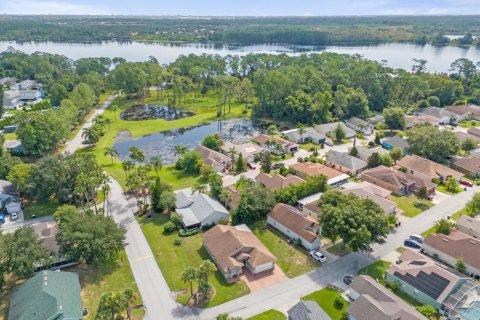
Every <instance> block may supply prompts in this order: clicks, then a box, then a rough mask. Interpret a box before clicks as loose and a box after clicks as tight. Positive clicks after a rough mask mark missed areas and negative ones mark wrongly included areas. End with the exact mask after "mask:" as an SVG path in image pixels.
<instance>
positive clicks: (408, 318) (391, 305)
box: [348, 275, 427, 320]
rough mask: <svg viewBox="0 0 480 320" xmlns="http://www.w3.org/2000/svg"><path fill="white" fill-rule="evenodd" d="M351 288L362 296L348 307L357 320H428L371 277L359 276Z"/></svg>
mask: <svg viewBox="0 0 480 320" xmlns="http://www.w3.org/2000/svg"><path fill="white" fill-rule="evenodd" d="M351 288H352V289H353V290H355V291H356V292H357V293H359V294H360V296H359V297H358V298H357V299H356V300H355V301H354V302H353V303H352V304H351V305H350V306H349V307H348V313H349V314H350V315H352V316H353V317H354V318H355V319H356V320H372V319H375V320H427V318H426V317H424V316H423V315H422V314H420V313H419V312H418V311H417V310H415V309H414V308H412V307H411V306H410V305H408V304H407V303H406V302H405V301H403V300H402V299H400V298H399V297H397V296H396V295H395V294H393V293H392V292H390V291H389V290H388V289H387V288H385V287H384V286H382V285H381V284H379V283H378V282H377V281H375V280H374V279H373V278H372V277H370V276H365V275H360V276H357V277H356V278H355V279H354V280H353V282H352V285H351Z"/></svg>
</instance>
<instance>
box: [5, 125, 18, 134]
mask: <svg viewBox="0 0 480 320" xmlns="http://www.w3.org/2000/svg"><path fill="white" fill-rule="evenodd" d="M17 128H18V126H17V125H16V124H12V125H10V126H5V127H3V133H13V132H15V131H17Z"/></svg>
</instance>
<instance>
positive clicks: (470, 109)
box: [446, 104, 480, 121]
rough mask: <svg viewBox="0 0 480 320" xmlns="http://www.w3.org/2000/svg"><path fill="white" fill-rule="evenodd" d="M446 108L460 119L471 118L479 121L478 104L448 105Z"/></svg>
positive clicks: (479, 109) (479, 108) (479, 111)
mask: <svg viewBox="0 0 480 320" xmlns="http://www.w3.org/2000/svg"><path fill="white" fill-rule="evenodd" d="M446 109H447V110H448V111H450V112H453V113H455V114H456V115H457V116H459V117H461V118H462V120H468V119H473V120H476V121H480V106H477V105H474V104H466V105H465V104H464V105H460V106H450V107H447V108H446Z"/></svg>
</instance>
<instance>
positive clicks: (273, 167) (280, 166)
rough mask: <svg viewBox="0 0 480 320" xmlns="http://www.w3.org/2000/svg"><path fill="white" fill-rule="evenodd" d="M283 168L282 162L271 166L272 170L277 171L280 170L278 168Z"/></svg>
mask: <svg viewBox="0 0 480 320" xmlns="http://www.w3.org/2000/svg"><path fill="white" fill-rule="evenodd" d="M283 167H285V163H283V162H279V163H274V164H273V165H272V169H273V170H277V169H280V168H283Z"/></svg>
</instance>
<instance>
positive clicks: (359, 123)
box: [347, 117, 371, 127]
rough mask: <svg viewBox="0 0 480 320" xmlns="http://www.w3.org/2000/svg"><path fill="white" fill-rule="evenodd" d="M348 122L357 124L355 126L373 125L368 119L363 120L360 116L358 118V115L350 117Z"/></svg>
mask: <svg viewBox="0 0 480 320" xmlns="http://www.w3.org/2000/svg"><path fill="white" fill-rule="evenodd" d="M347 122H349V123H351V124H353V125H355V126H364V127H369V126H371V124H370V123H368V122H367V121H365V120H363V119H360V118H357V117H351V118H350V119H348V120H347Z"/></svg>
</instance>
